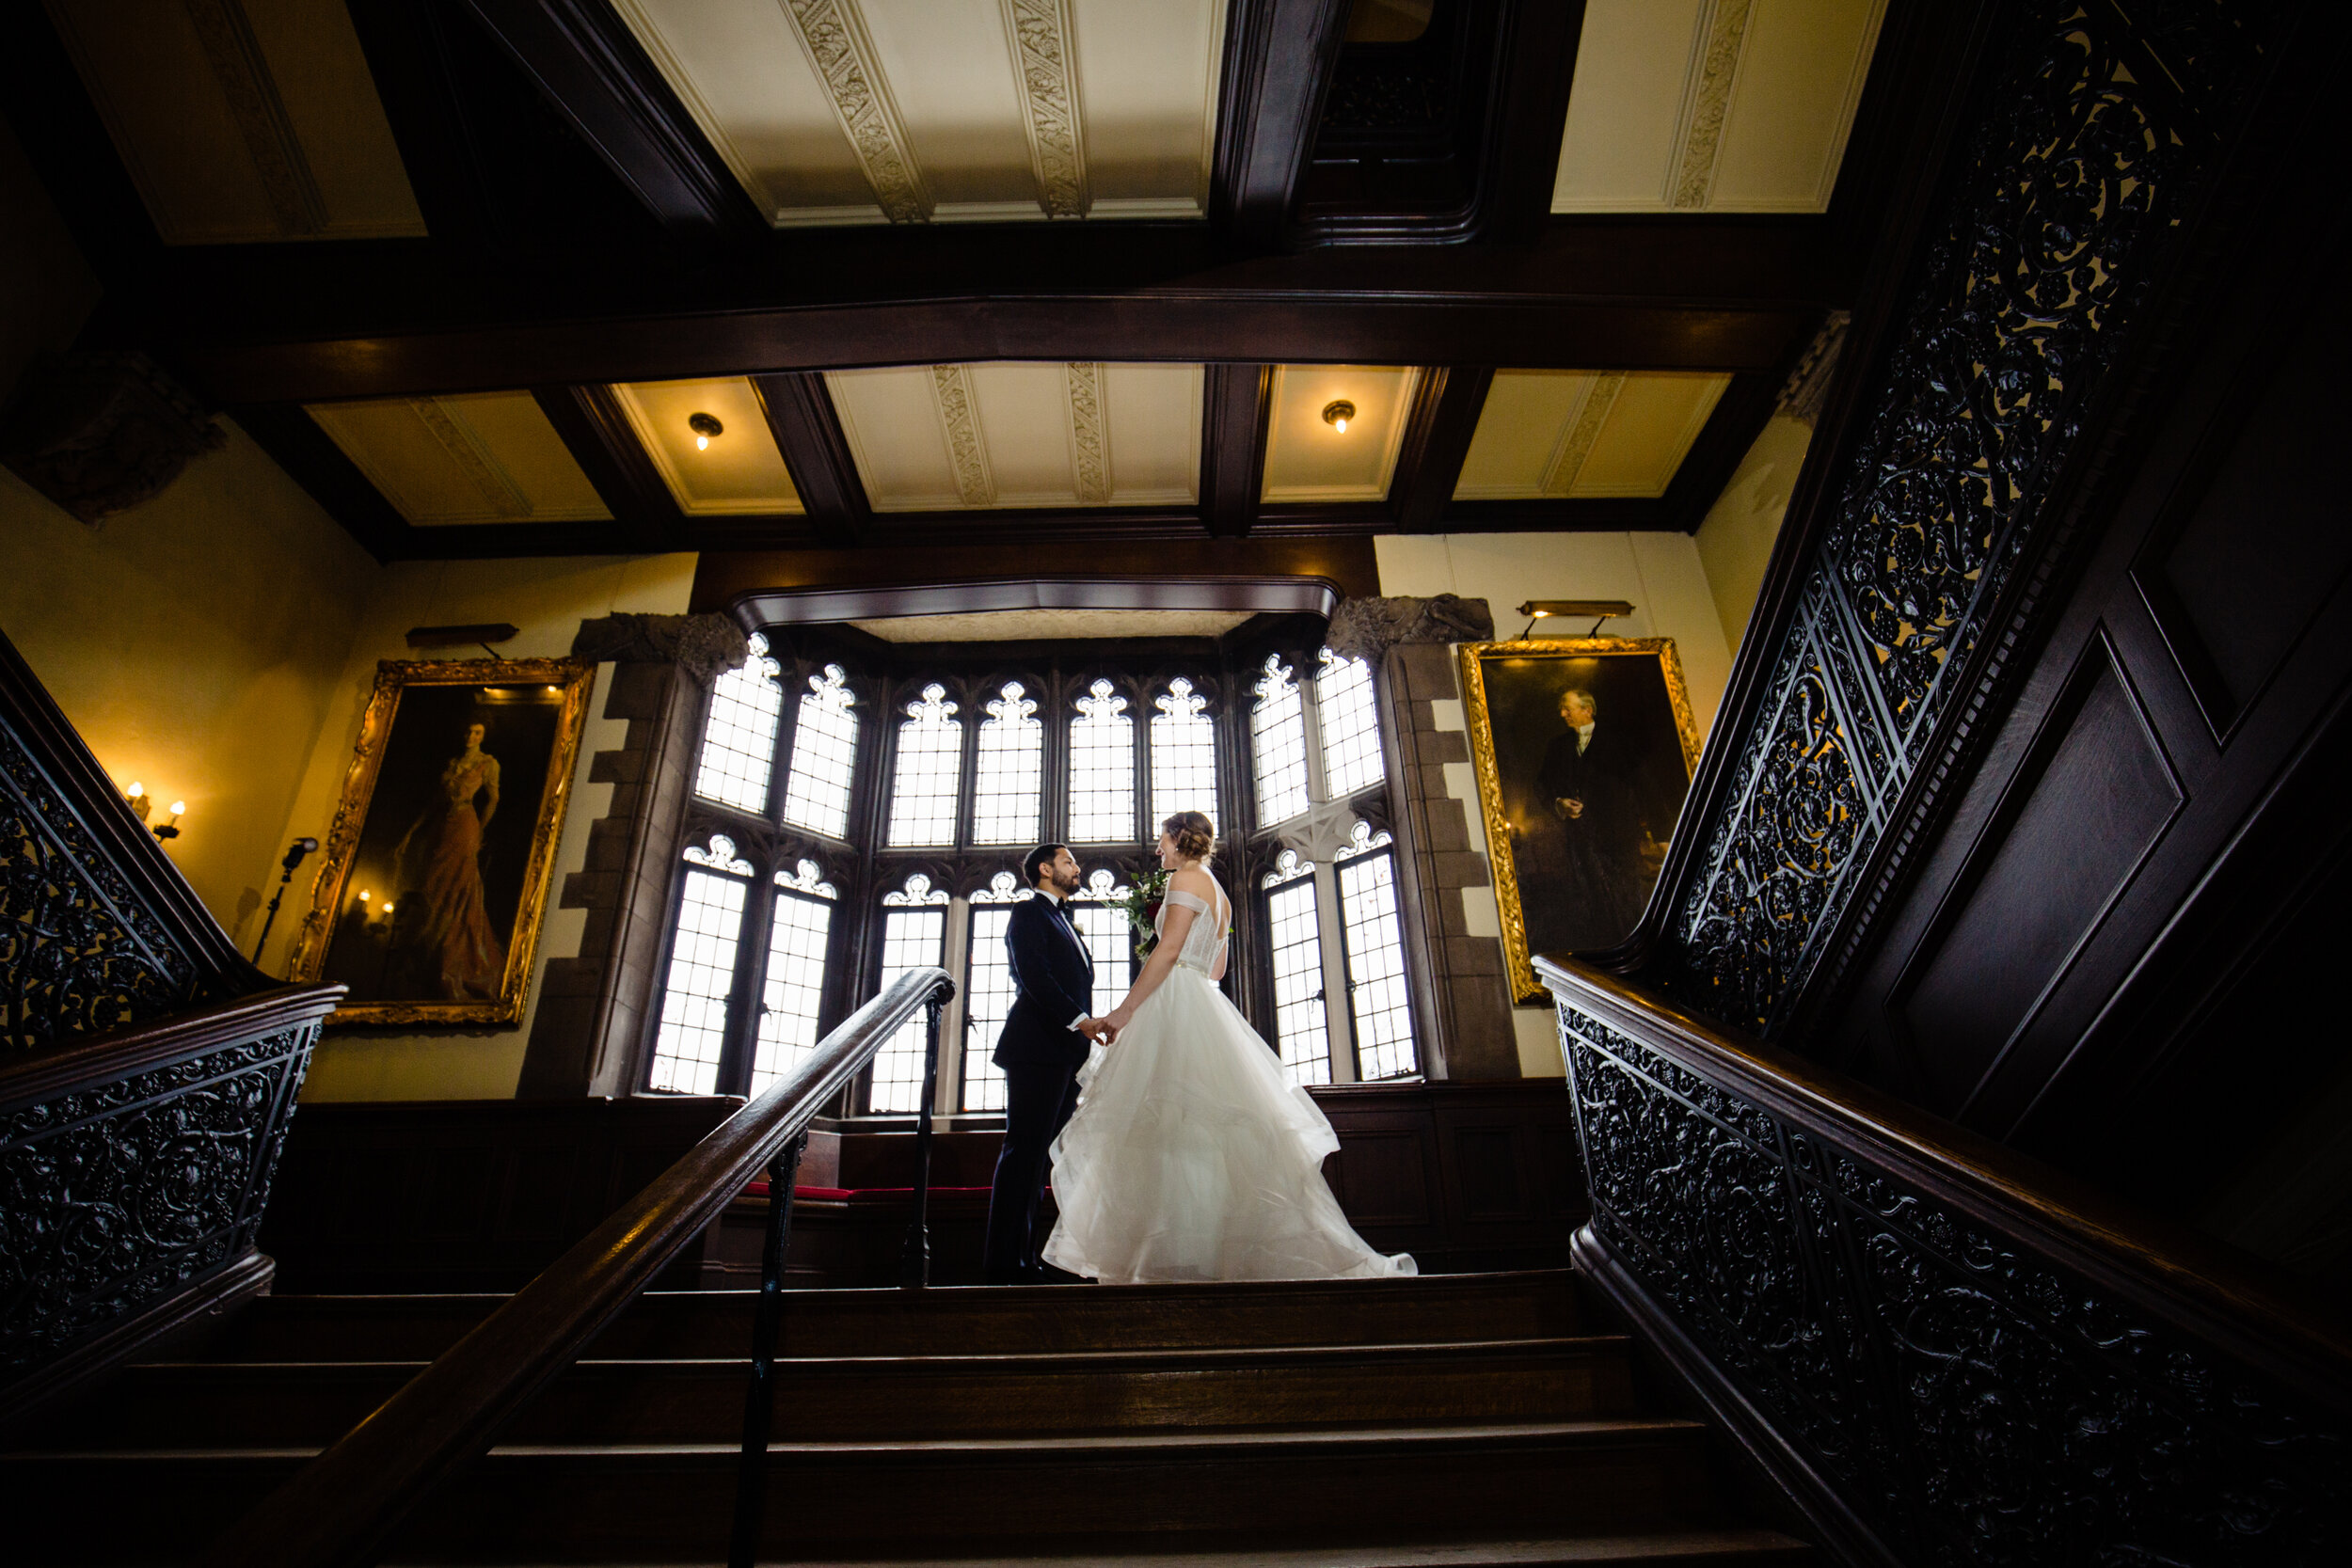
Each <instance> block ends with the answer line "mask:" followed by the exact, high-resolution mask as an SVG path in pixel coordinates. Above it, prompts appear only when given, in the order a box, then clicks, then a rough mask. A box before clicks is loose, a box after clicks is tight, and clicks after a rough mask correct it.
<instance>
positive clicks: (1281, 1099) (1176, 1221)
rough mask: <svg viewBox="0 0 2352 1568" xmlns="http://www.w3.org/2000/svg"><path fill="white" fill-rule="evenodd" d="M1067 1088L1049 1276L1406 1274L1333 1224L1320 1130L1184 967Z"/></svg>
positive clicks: (1233, 1016) (1248, 1033) (1404, 1260)
mask: <svg viewBox="0 0 2352 1568" xmlns="http://www.w3.org/2000/svg"><path fill="white" fill-rule="evenodd" d="M1078 1085H1079V1095H1078V1108H1077V1110H1076V1111H1074V1112H1073V1113H1072V1115H1071V1117H1070V1121H1069V1124H1068V1125H1067V1126H1065V1127H1064V1128H1063V1129H1062V1133H1061V1136H1060V1137H1059V1138H1057V1140H1055V1143H1054V1150H1053V1159H1054V1178H1053V1180H1054V1202H1055V1205H1056V1207H1057V1208H1058V1209H1059V1210H1060V1212H1061V1218H1060V1220H1059V1222H1058V1223H1057V1224H1056V1226H1055V1227H1054V1233H1053V1235H1052V1236H1051V1237H1050V1238H1049V1239H1048V1240H1047V1242H1046V1243H1045V1250H1044V1254H1043V1256H1044V1259H1045V1260H1046V1261H1047V1262H1049V1263H1051V1264H1053V1265H1054V1266H1055V1267H1056V1268H1057V1269H1066V1270H1068V1271H1069V1272H1070V1273H1072V1274H1075V1275H1086V1276H1088V1277H1089V1278H1092V1279H1098V1280H1101V1281H1102V1282H1103V1283H1104V1284H1122V1285H1134V1284H1143V1283H1146V1282H1152V1281H1166V1280H1194V1279H1201V1280H1207V1279H1348V1278H1355V1279H1362V1278H1381V1277H1388V1276H1393V1275H1410V1274H1413V1273H1416V1272H1417V1271H1416V1269H1415V1268H1414V1266H1413V1259H1411V1258H1410V1257H1409V1256H1407V1255H1406V1254H1404V1253H1398V1254H1397V1255H1396V1256H1394V1257H1388V1256H1384V1255H1383V1254H1381V1253H1378V1252H1375V1251H1374V1250H1373V1249H1372V1247H1371V1245H1370V1244H1369V1243H1366V1242H1365V1241H1364V1239H1363V1238H1362V1237H1360V1236H1359V1235H1357V1234H1356V1232H1355V1229H1354V1228H1353V1227H1351V1226H1349V1225H1348V1223H1347V1217H1346V1215H1344V1214H1343V1213H1342V1212H1340V1205H1339V1200H1338V1199H1336V1198H1334V1197H1333V1196H1331V1189H1330V1186H1329V1185H1328V1184H1327V1182H1326V1181H1325V1180H1323V1161H1324V1157H1325V1156H1326V1155H1327V1154H1329V1153H1331V1152H1332V1151H1333V1150H1334V1149H1336V1148H1339V1147H1340V1141H1339V1137H1338V1135H1337V1134H1336V1133H1334V1132H1332V1131H1331V1124H1330V1122H1329V1121H1327V1120H1326V1119H1325V1117H1324V1115H1323V1112H1322V1110H1321V1109H1320V1108H1319V1107H1318V1106H1317V1105H1316V1104H1315V1102H1314V1101H1313V1100H1311V1098H1309V1096H1308V1094H1307V1091H1306V1090H1305V1089H1302V1088H1297V1087H1295V1086H1294V1085H1292V1084H1291V1083H1290V1082H1289V1081H1288V1080H1287V1079H1285V1078H1284V1077H1283V1076H1282V1064H1281V1062H1280V1061H1279V1059H1278V1058H1277V1057H1276V1056H1275V1054H1274V1053H1273V1052H1272V1051H1270V1050H1268V1049H1267V1047H1266V1043H1265V1041H1264V1040H1263V1038H1261V1037H1260V1036H1259V1035H1258V1032H1257V1031H1256V1030H1254V1029H1252V1028H1250V1027H1249V1022H1248V1020H1247V1019H1245V1018H1243V1017H1242V1016H1241V1014H1240V1013H1239V1012H1238V1011H1237V1010H1235V1008H1234V1006H1233V1005H1232V1003H1231V1002H1228V1001H1227V1000H1226V999H1225V996H1224V993H1223V992H1221V991H1219V990H1217V989H1216V985H1215V984H1213V983H1212V982H1211V981H1210V979H1209V977H1208V976H1207V975H1205V974H1201V973H1200V972H1199V971H1198V970H1192V969H1184V968H1179V969H1177V970H1175V971H1174V972H1173V973H1171V974H1169V975H1168V979H1167V980H1166V981H1165V982H1163V983H1162V984H1161V986H1160V988H1159V989H1158V990H1155V991H1153V992H1152V994H1151V995H1150V996H1149V997H1147V998H1145V999H1144V1002H1143V1005H1142V1006H1140V1007H1138V1008H1136V1016H1135V1021H1134V1022H1133V1023H1131V1024H1130V1025H1129V1026H1128V1028H1127V1032H1126V1033H1125V1034H1123V1035H1121V1036H1120V1037H1119V1040H1118V1042H1117V1043H1116V1044H1113V1045H1110V1046H1108V1047H1104V1046H1099V1045H1098V1046H1096V1047H1095V1048H1094V1052H1093V1054H1092V1055H1091V1056H1090V1057H1089V1059H1088V1061H1087V1064H1086V1066H1084V1067H1083V1068H1081V1069H1078Z"/></svg>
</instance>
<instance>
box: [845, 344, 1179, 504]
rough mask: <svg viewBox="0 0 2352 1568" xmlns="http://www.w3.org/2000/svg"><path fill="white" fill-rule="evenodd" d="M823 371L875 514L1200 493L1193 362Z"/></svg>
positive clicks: (1149, 499)
mask: <svg viewBox="0 0 2352 1568" xmlns="http://www.w3.org/2000/svg"><path fill="white" fill-rule="evenodd" d="M824 381H825V388H826V390H827V392H828V393H829V394H830V395H831V397H832V401H833V405H834V410H835V411H836V413H837V414H838V416H839V418H840V420H841V428H842V432H843V434H844V435H845V436H847V437H848V439H849V444H850V452H851V453H852V454H853V455H854V457H855V458H856V461H857V473H858V478H859V480H860V481H861V482H862V483H863V484H864V486H865V490H866V504H867V505H869V506H871V507H872V508H873V510H875V511H876V512H952V511H965V510H970V511H987V510H993V509H1008V510H1029V509H1032V508H1041V507H1080V506H1188V505H1190V504H1191V503H1193V502H1194V501H1195V500H1197V499H1199V498H1200V366H1198V365H1103V364H1066V363H1055V364H1042V365H1041V364H1005V363H997V364H978V365H917V366H907V367H898V368H894V369H890V370H874V371H835V372H832V373H830V374H828V375H827V376H826V377H825V378H824Z"/></svg>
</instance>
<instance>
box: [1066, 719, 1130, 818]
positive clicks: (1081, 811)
mask: <svg viewBox="0 0 2352 1568" xmlns="http://www.w3.org/2000/svg"><path fill="white" fill-rule="evenodd" d="M1077 708H1078V717H1077V718H1075V719H1073V720H1072V721H1070V841H1071V842H1072V843H1073V844H1126V843H1129V842H1131V841H1133V839H1134V838H1135V836H1136V721H1134V720H1132V719H1130V718H1128V717H1127V699H1126V698H1124V697H1121V696H1120V695H1118V694H1117V690H1116V689H1115V688H1114V687H1113V686H1112V685H1111V683H1110V682H1109V681H1106V680H1098V681H1096V682H1095V683H1094V684H1093V685H1092V686H1090V687H1089V688H1088V689H1087V694H1086V695H1085V696H1083V697H1081V698H1079V699H1078V701H1077Z"/></svg>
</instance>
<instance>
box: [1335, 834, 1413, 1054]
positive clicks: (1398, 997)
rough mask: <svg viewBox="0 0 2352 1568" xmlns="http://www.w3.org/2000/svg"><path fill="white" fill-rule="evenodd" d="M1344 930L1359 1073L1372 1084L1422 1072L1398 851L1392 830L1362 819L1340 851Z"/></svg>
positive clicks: (1339, 867) (1340, 882) (1342, 922)
mask: <svg viewBox="0 0 2352 1568" xmlns="http://www.w3.org/2000/svg"><path fill="white" fill-rule="evenodd" d="M1338 869H1339V884H1340V930H1341V932H1342V934H1343V941H1344V942H1345V945H1346V954H1347V1003H1348V1013H1349V1017H1350V1020H1351V1022H1353V1023H1354V1024H1355V1029H1356V1073H1357V1076H1358V1077H1359V1078H1361V1079H1363V1080H1365V1081H1366V1082H1371V1081H1373V1080H1375V1079H1380V1078H1404V1077H1408V1076H1410V1075H1411V1074H1412V1073H1414V1072H1417V1071H1419V1070H1420V1064H1419V1062H1418V1061H1417V1060H1416V1057H1415V1053H1414V1050H1413V1010H1412V1006H1411V1004H1410V1002H1409V1001H1408V1000H1407V999H1406V993H1405V932H1404V927H1403V926H1402V925H1401V924H1400V923H1399V921H1398V918H1397V908H1396V852H1395V850H1394V849H1393V848H1391V847H1390V839H1389V835H1388V834H1387V833H1385V832H1378V833H1375V832H1373V831H1372V830H1371V828H1370V827H1369V826H1368V825H1367V824H1365V823H1362V822H1359V823H1357V824H1356V829H1355V832H1354V835H1353V836H1352V837H1351V839H1350V841H1349V843H1348V846H1347V847H1346V848H1344V849H1342V850H1341V851H1340V853H1339V863H1338Z"/></svg>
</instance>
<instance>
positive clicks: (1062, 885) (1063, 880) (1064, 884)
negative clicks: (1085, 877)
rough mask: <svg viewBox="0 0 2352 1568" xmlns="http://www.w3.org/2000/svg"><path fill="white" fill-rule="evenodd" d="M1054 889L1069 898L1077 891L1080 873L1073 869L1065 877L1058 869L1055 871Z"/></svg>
mask: <svg viewBox="0 0 2352 1568" xmlns="http://www.w3.org/2000/svg"><path fill="white" fill-rule="evenodd" d="M1054 891H1055V892H1056V893H1058V894H1060V895H1062V896H1063V897H1064V898H1067V897H1069V896H1070V895H1072V894H1073V893H1075V892H1077V891H1078V874H1077V873H1076V872H1075V871H1073V872H1071V873H1069V874H1068V875H1067V876H1066V877H1065V876H1064V875H1063V874H1062V873H1061V872H1058V871H1057V872H1056V873H1054Z"/></svg>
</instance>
